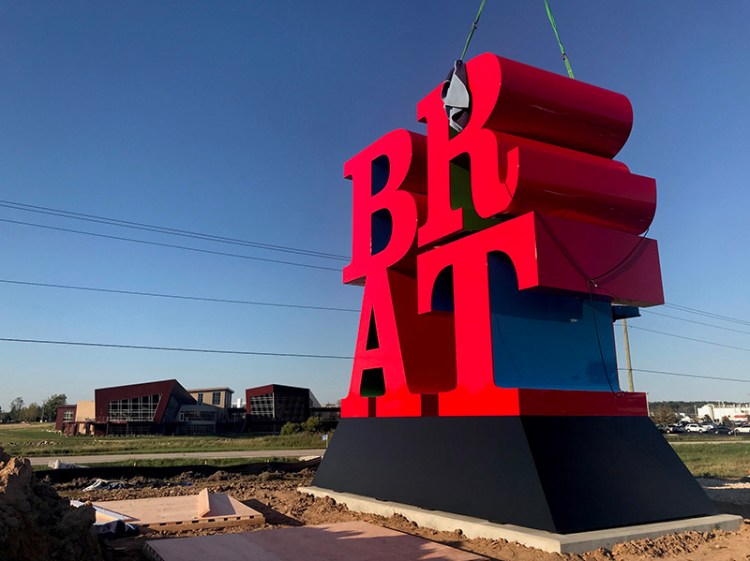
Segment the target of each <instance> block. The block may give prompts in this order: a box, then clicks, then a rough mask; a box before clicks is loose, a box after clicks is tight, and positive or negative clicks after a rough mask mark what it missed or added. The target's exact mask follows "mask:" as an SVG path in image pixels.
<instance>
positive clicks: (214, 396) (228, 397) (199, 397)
mask: <svg viewBox="0 0 750 561" xmlns="http://www.w3.org/2000/svg"><path fill="white" fill-rule="evenodd" d="M188 393H190V395H192V396H193V397H194V398H195V401H196V402H198V403H199V404H204V403H205V404H206V405H213V406H214V407H220V408H222V409H229V408H230V407H231V406H232V395H233V394H234V391H233V390H231V389H230V388H200V389H195V390H188Z"/></svg>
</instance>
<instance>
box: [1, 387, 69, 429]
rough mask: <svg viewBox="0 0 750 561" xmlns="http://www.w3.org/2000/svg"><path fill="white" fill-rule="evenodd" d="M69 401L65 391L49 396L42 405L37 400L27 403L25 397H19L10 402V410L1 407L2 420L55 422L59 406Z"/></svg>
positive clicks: (2, 421) (3, 421)
mask: <svg viewBox="0 0 750 561" xmlns="http://www.w3.org/2000/svg"><path fill="white" fill-rule="evenodd" d="M67 401H68V397H67V396H66V395H65V394H64V393H56V394H53V395H51V396H49V397H48V398H47V399H45V400H44V401H43V402H42V404H41V405H39V404H38V403H35V402H32V403H29V404H28V405H26V404H25V403H24V401H23V398H21V397H17V398H16V399H14V400H13V401H11V402H10V409H9V410H8V411H3V410H2V408H0V422H1V423H18V422H27V423H34V422H39V421H42V422H54V421H55V420H56V419H57V408H58V407H60V406H61V405H65V404H66V403H67Z"/></svg>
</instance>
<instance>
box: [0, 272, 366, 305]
mask: <svg viewBox="0 0 750 561" xmlns="http://www.w3.org/2000/svg"><path fill="white" fill-rule="evenodd" d="M0 283H5V284H15V285H21V286H36V287H44V288H61V289H66V290H83V291H90V292H104V293H111V294H127V295H129V296H151V297H156V298H172V299H177V300H195V301H198V302H218V303H222V304H244V305H248V306H271V307H276V308H300V309H303V310H324V311H329V312H359V310H356V309H354V308H336V307H333V306H309V305H304V304H285V303H281V302H260V301H256V300H230V299H226V298H209V297H201V296H186V295H182V294H165V293H161V292H139V291H136V290H117V289H114V288H100V287H93V286H76V285H69V284H52V283H45V282H30V281H17V280H10V279H0Z"/></svg>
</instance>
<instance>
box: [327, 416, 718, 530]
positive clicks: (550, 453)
mask: <svg viewBox="0 0 750 561" xmlns="http://www.w3.org/2000/svg"><path fill="white" fill-rule="evenodd" d="M313 485H315V486H316V487H321V488H325V489H330V490H332V491H338V492H346V493H353V494H356V495H363V496H367V497H372V498H375V499H380V500H386V501H394V502H398V503H404V504H409V505H413V506H418V507H421V508H425V509H430V510H442V511H446V512H451V513H455V514H462V515H466V516H471V517H475V518H480V519H485V520H490V521H491V522H496V523H502V524H515V525H518V526H525V527H528V528H536V529H539V530H546V531H549V532H556V533H562V534H566V533H573V532H583V531H587V530H598V529H604V528H616V527H620V526H631V525H636V524H646V523H651V522H660V521H666V520H677V519H682V518H690V517H696V516H706V515H713V514H717V510H716V508H715V507H714V505H713V504H712V503H711V501H710V500H709V499H708V497H707V496H706V494H705V493H704V492H703V489H701V487H700V485H698V483H697V482H696V481H695V479H694V478H693V476H692V475H691V474H690V472H689V471H688V470H687V468H686V467H685V466H684V465H683V463H682V462H681V461H680V459H679V458H678V457H677V455H676V454H675V453H674V451H673V450H672V448H671V447H670V446H669V444H668V443H667V442H666V441H665V439H664V437H663V436H662V435H661V434H660V433H659V431H658V430H657V429H656V427H655V426H654V424H653V423H652V422H651V420H650V419H648V418H647V417H553V416H550V417H421V418H419V417H417V418H406V417H402V418H356V419H355V418H350V419H342V420H341V422H340V424H339V426H338V429H337V430H336V434H335V436H334V438H333V439H332V440H331V443H330V446H329V448H328V450H327V452H326V454H325V458H324V460H323V463H322V464H321V465H320V467H319V468H318V472H317V474H316V476H315V479H314V481H313Z"/></svg>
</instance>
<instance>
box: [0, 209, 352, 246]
mask: <svg viewBox="0 0 750 561" xmlns="http://www.w3.org/2000/svg"><path fill="white" fill-rule="evenodd" d="M0 207H5V208H10V209H13V210H21V211H24V212H35V213H37V214H47V215H51V216H59V217H63V218H71V219H74V220H85V221H87V222H96V223H98V224H107V225H109V226H120V227H122V228H131V229H134V230H145V231H148V232H158V233H161V234H170V235H173V236H182V237H187V238H195V239H199V240H206V241H212V242H219V243H227V244H233V245H242V246H247V247H255V248H259V249H266V250H268V251H281V252H286V253H294V254H298V255H307V256H309V257H320V258H323V259H338V260H341V261H346V260H348V259H349V258H348V257H347V256H346V255H338V254H336V253H326V252H322V251H312V250H309V249H301V248H297V247H289V246H283V245H275V244H267V243H262V242H256V241H250V240H241V239H237V238H228V237H225V236H217V235H214V234H205V233H202V232H194V231H191V230H179V229H177V228H168V227H166V226H155V225H153V224H144V223H142V222H132V221H130V220H119V219H117V218H108V217H106V216H97V215H95V214H84V213H81V212H72V211H68V210H60V209H56V208H50V207H45V206H37V205H29V204H26V203H17V202H14V201H5V200H0Z"/></svg>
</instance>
